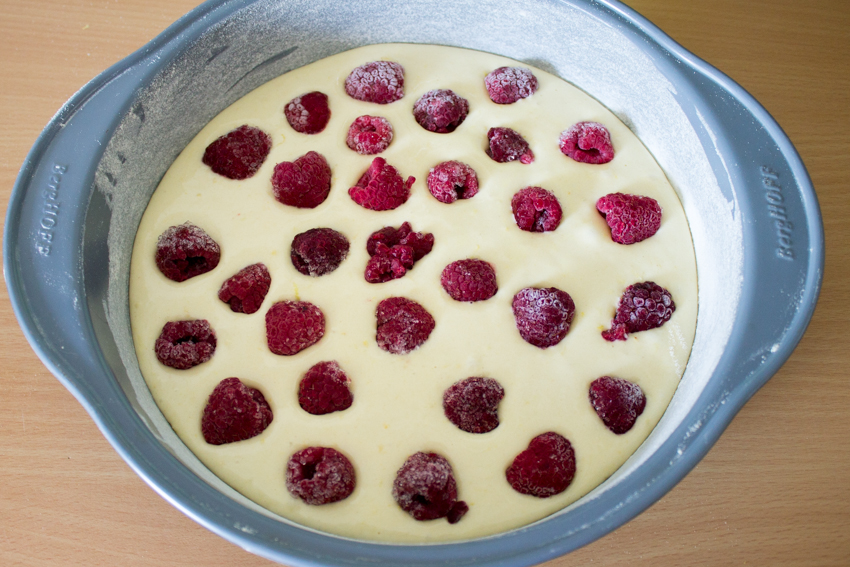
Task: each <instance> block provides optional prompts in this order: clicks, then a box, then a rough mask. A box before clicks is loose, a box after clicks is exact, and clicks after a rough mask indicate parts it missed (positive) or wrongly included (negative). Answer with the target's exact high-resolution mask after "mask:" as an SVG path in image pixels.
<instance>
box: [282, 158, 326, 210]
mask: <svg viewBox="0 0 850 567" xmlns="http://www.w3.org/2000/svg"><path fill="white" fill-rule="evenodd" d="M272 191H274V198H275V199H277V200H278V201H280V202H281V203H283V204H284V205H289V206H290V207H298V208H299V209H313V208H316V207H318V206H319V205H321V204H322V203H324V202H325V199H327V198H328V194H329V193H330V192H331V166H329V165H328V161H327V160H326V159H325V157H324V156H323V155H322V154H319V153H316V152H312V151H311V152H307V153H306V154H304V155H303V156H301V157H299V158H298V159H296V160H295V161H284V162H281V163H279V164H277V165H276V166H275V167H274V173H273V174H272Z"/></svg>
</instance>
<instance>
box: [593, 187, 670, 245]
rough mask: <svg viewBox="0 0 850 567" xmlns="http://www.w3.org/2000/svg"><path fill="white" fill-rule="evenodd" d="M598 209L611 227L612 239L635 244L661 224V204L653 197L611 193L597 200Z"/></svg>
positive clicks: (648, 235)
mask: <svg viewBox="0 0 850 567" xmlns="http://www.w3.org/2000/svg"><path fill="white" fill-rule="evenodd" d="M596 209H597V210H598V211H599V213H600V214H601V215H602V216H603V217H605V222H607V223H608V226H609V227H610V228H611V240H613V241H614V242H619V243H620V244H634V243H636V242H640V241H641V240H646V239H647V238H649V237H650V236H652V235H653V234H655V233H656V232H658V228H659V227H660V226H661V206H660V205H659V204H658V201H656V200H655V199H652V198H651V197H641V196H639V195H626V194H623V193H611V194H609V195H605V196H604V197H601V198H600V199H599V200H598V201H596Z"/></svg>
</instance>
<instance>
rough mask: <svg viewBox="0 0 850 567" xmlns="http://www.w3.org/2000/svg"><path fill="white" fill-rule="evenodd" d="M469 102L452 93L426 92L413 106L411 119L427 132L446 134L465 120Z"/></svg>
mask: <svg viewBox="0 0 850 567" xmlns="http://www.w3.org/2000/svg"><path fill="white" fill-rule="evenodd" d="M467 114H469V101H468V100H466V99H465V98H463V97H462V96H458V95H457V94H455V93H454V91H451V90H447V89H435V90H433V91H428V92H427V93H425V94H424V95H422V96H421V97H419V100H417V101H416V102H415V103H414V104H413V118H415V119H416V122H418V123H419V125H420V126H422V127H423V128H425V129H426V130H428V131H429V132H436V133H437V134H447V133H449V132H454V131H455V129H456V128H457V127H458V126H460V125H461V123H463V121H464V120H466V115H467Z"/></svg>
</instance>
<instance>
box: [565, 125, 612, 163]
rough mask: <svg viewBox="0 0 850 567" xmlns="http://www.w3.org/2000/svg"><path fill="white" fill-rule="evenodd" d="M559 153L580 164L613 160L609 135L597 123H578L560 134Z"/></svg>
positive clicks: (605, 129) (606, 130)
mask: <svg viewBox="0 0 850 567" xmlns="http://www.w3.org/2000/svg"><path fill="white" fill-rule="evenodd" d="M558 146H559V147H560V148H561V153H562V154H564V155H565V156H569V157H571V158H573V159H574V160H575V161H578V162H581V163H592V164H600V163H608V162H609V161H611V160H612V159H614V146H613V144H611V134H610V133H609V132H608V129H607V128H606V127H605V126H603V125H602V124H600V123H599V122H579V123H577V124H573V125H572V126H571V127H570V128H569V129H568V130H564V131H563V132H561V136H560V138H559V139H558Z"/></svg>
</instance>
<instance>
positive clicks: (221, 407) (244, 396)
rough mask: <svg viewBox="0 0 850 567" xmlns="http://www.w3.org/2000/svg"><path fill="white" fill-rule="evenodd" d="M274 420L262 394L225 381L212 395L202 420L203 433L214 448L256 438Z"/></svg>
mask: <svg viewBox="0 0 850 567" xmlns="http://www.w3.org/2000/svg"><path fill="white" fill-rule="evenodd" d="M272 419H274V416H273V415H272V409H271V408H270V407H269V403H268V402H267V401H266V398H264V397H263V394H262V392H260V391H259V390H257V389H256V388H251V387H249V386H246V385H245V384H243V383H242V381H241V380H240V379H239V378H225V379H224V380H222V381H221V382H219V384H218V386H216V387H215V389H214V390H213V391H212V394H210V397H209V400H208V401H207V405H206V407H204V414H203V416H202V417H201V433H203V435H204V439H205V440H206V442H207V443H209V444H210V445H224V444H225V443H235V442H236V441H244V440H245V439H250V438H251V437H256V436H257V435H259V434H260V433H262V432H263V431H265V429H266V427H268V426H269V424H270V423H271V422H272Z"/></svg>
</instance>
